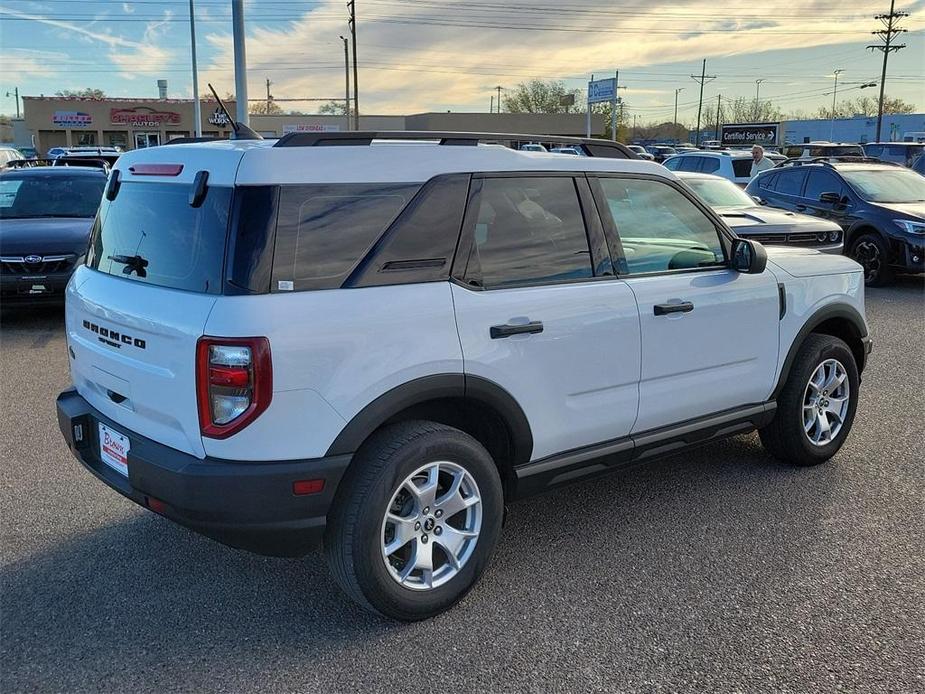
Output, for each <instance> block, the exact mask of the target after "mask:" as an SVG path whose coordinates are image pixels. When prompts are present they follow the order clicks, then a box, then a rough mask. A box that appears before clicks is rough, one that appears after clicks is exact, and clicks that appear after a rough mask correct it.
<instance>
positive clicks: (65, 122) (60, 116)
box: [51, 111, 93, 128]
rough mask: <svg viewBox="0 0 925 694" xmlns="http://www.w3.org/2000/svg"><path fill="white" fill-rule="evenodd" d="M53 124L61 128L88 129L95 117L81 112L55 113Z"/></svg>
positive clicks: (52, 117)
mask: <svg viewBox="0 0 925 694" xmlns="http://www.w3.org/2000/svg"><path fill="white" fill-rule="evenodd" d="M51 122H52V123H54V124H55V125H57V126H59V127H61V128H86V127H87V126H89V125H90V124H91V123H93V117H92V116H91V115H90V114H89V113H83V112H81V111H55V112H54V113H53V114H52V116H51Z"/></svg>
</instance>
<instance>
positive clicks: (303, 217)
mask: <svg viewBox="0 0 925 694" xmlns="http://www.w3.org/2000/svg"><path fill="white" fill-rule="evenodd" d="M420 187H421V186H420V184H418V183H396V184H387V183H337V184H317V185H304V186H284V187H283V188H281V189H280V195H279V217H278V221H277V227H276V250H275V251H274V255H273V281H272V283H271V287H270V290H271V291H293V290H295V291H301V290H306V289H333V288H336V287H339V286H341V284H342V283H343V281H344V280H345V279H346V278H347V276H348V275H349V274H350V272H351V270H352V269H353V268H354V267H355V266H356V265H357V263H358V262H359V261H360V260H361V259H362V258H363V257H364V256H365V255H366V252H367V251H368V250H369V249H370V248H371V247H372V246H373V244H374V243H375V242H376V241H377V240H378V239H379V237H380V236H381V235H382V233H383V232H384V231H385V230H386V229H387V228H388V226H389V225H390V224H391V222H392V221H393V220H394V219H395V217H397V216H398V214H399V213H400V212H401V211H402V210H403V209H404V207H405V206H406V205H407V204H408V202H409V201H410V200H411V198H413V197H414V195H415V193H417V191H418V190H419V189H420Z"/></svg>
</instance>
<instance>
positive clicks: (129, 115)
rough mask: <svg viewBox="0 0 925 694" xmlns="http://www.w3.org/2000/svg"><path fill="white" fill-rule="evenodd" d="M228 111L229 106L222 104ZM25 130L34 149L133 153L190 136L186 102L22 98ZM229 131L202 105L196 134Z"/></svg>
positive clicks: (211, 106) (212, 108) (213, 108)
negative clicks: (109, 149)
mask: <svg viewBox="0 0 925 694" xmlns="http://www.w3.org/2000/svg"><path fill="white" fill-rule="evenodd" d="M228 108H229V109H230V110H231V112H232V113H233V112H234V103H233V102H232V103H231V104H228ZM23 109H24V114H23V115H24V119H25V121H26V127H27V128H28V129H29V130H30V131H31V132H32V134H33V135H34V137H35V147H36V149H37V150H38V151H39V152H40V153H42V154H45V153H47V152H48V150H49V149H51V148H52V147H78V146H94V147H110V146H113V147H122V148H123V149H138V148H141V147H154V146H157V145H161V144H164V143H166V142H169V141H170V140H172V139H174V138H177V137H187V136H190V135H194V134H195V127H194V124H193V102H192V100H189V99H83V98H73V97H34V96H24V97H23ZM230 131H231V128H230V126H229V124H228V122H227V119H226V118H225V116H224V114H223V113H222V112H221V111H220V110H219V109H218V104H217V103H216V102H214V101H211V102H210V101H203V102H202V134H203V135H206V136H211V137H228V134H229V132H230Z"/></svg>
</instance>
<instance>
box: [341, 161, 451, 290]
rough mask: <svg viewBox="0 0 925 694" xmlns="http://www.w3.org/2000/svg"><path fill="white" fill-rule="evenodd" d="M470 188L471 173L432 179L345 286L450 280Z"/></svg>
mask: <svg viewBox="0 0 925 694" xmlns="http://www.w3.org/2000/svg"><path fill="white" fill-rule="evenodd" d="M468 192H469V175H468V174H452V175H449V176H438V177H437V178H434V179H431V180H430V181H428V182H427V184H426V185H425V186H424V188H423V189H421V192H420V193H418V194H417V195H416V196H415V198H414V200H412V201H411V203H410V204H409V205H408V206H407V207H406V208H405V209H404V210H403V211H402V213H401V214H400V215H399V216H398V218H397V219H396V220H395V221H394V222H393V223H392V226H390V227H389V230H388V231H387V232H386V233H385V234H384V235H383V236H382V238H380V239H379V242H378V243H376V246H375V247H374V248H373V250H372V252H370V253H369V255H368V256H367V258H366V260H364V261H363V263H362V265H360V266H359V267H357V269H356V270H354V272H353V274H352V275H351V276H350V278H349V279H348V280H347V282H346V285H345V286H349V287H371V286H376V285H382V284H406V283H411V282H437V281H441V280H448V279H449V277H450V266H451V265H452V264H453V256H454V254H455V253H456V244H457V242H458V241H459V230H460V227H461V226H462V220H463V214H464V213H465V211H466V197H467V194H468Z"/></svg>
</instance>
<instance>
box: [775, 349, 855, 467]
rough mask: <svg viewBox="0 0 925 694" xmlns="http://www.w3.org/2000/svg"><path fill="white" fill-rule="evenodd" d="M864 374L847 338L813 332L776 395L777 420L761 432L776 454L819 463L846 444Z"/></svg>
mask: <svg viewBox="0 0 925 694" xmlns="http://www.w3.org/2000/svg"><path fill="white" fill-rule="evenodd" d="M859 386H860V378H859V376H858V368H857V364H856V363H855V361H854V354H853V353H852V352H851V349H850V348H849V347H848V345H846V344H845V343H844V342H843V341H842V340H840V339H838V338H837V337H832V336H831V335H818V334H811V335H809V336H808V337H807V338H806V340H804V342H803V344H802V345H800V349H799V351H798V352H797V355H796V358H795V359H794V361H793V365H792V367H791V368H790V374H789V375H788V376H787V382H786V383H785V384H784V387H783V389H782V390H781V393H780V396H779V397H778V398H777V412H776V413H775V415H774V420H773V421H772V422H771V423H770V424H769V425H767V426H766V427H764V428H763V429H761V430H760V431H759V432H758V433H759V436H760V437H761V443H762V444H763V445H764V447H765V449H766V450H767V451H768V452H769V453H770V454H771V455H773V456H774V457H775V458H777V459H779V460H782V461H784V462H788V463H792V464H794V465H804V466H806V465H818V464H819V463H823V462H825V461H826V460H828V459H829V458H831V457H832V456H833V455H835V454H836V453H837V452H838V449H840V448H841V447H842V444H843V443H844V442H845V439H846V438H847V437H848V433H849V432H850V431H851V425H852V423H853V422H854V414H855V411H856V410H857V402H858V388H859Z"/></svg>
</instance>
